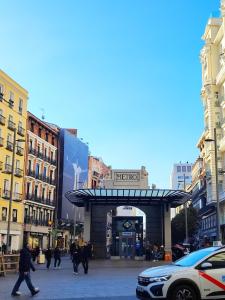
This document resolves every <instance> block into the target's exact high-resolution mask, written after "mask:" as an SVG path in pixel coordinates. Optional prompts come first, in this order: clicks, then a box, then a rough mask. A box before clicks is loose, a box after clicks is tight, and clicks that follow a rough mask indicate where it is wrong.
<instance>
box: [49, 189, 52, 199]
mask: <svg viewBox="0 0 225 300" xmlns="http://www.w3.org/2000/svg"><path fill="white" fill-rule="evenodd" d="M48 199H49V200H51V199H52V191H49V192H48Z"/></svg>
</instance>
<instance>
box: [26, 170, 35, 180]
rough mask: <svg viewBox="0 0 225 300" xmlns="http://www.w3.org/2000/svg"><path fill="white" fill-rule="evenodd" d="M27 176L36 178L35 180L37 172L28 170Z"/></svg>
mask: <svg viewBox="0 0 225 300" xmlns="http://www.w3.org/2000/svg"><path fill="white" fill-rule="evenodd" d="M27 176H30V177H34V178H35V172H34V171H32V170H27Z"/></svg>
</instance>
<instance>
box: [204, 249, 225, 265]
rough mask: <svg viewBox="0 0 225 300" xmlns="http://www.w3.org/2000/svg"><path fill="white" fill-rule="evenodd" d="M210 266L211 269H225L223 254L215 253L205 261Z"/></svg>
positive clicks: (224, 254) (224, 256)
mask: <svg viewBox="0 0 225 300" xmlns="http://www.w3.org/2000/svg"><path fill="white" fill-rule="evenodd" d="M207 262H210V263H211V264H212V268H213V269H220V268H225V252H221V253H217V254H215V255H213V256H211V257H210V258H208V259H207Z"/></svg>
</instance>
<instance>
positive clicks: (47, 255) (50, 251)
mask: <svg viewBox="0 0 225 300" xmlns="http://www.w3.org/2000/svg"><path fill="white" fill-rule="evenodd" d="M45 258H46V261H47V264H46V268H47V269H48V270H49V267H50V265H51V260H52V250H51V248H50V247H48V249H47V250H46V252H45Z"/></svg>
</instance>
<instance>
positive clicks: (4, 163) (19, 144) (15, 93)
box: [0, 70, 28, 250]
mask: <svg viewBox="0 0 225 300" xmlns="http://www.w3.org/2000/svg"><path fill="white" fill-rule="evenodd" d="M27 101H28V92H27V91H26V90H25V89H24V88H23V87H21V86H20V85H19V84H18V83H17V82H15V81H14V80H13V79H12V78H10V77H9V76H8V75H7V74H6V73H4V72H3V71H2V70H0V246H1V245H2V244H3V243H5V244H6V242H7V221H8V218H9V203H10V201H9V200H10V196H11V195H10V194H11V183H12V209H11V216H10V221H11V223H10V224H11V226H10V239H9V246H10V249H9V250H18V249H20V248H21V246H22V243H23V234H22V233H23V214H24V205H23V187H24V169H25V166H24V148H25V139H26V120H27ZM14 150H15V151H14ZM13 153H15V155H13ZM13 156H14V164H13ZM13 167H14V172H13Z"/></svg>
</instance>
